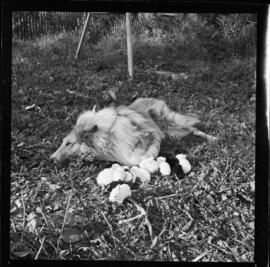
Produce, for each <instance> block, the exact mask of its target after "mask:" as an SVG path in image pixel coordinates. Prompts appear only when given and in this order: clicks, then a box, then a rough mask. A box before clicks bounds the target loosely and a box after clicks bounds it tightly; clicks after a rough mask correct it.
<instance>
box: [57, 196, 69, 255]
mask: <svg viewBox="0 0 270 267" xmlns="http://www.w3.org/2000/svg"><path fill="white" fill-rule="evenodd" d="M71 196H72V191H71V192H70V195H69V197H68V202H67V207H66V212H65V217H64V221H63V225H62V228H61V232H60V235H59V238H58V240H57V252H58V251H59V243H60V238H61V235H62V233H63V230H64V226H65V223H66V219H67V213H68V209H69V204H70V200H71Z"/></svg>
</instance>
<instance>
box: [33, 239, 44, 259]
mask: <svg viewBox="0 0 270 267" xmlns="http://www.w3.org/2000/svg"><path fill="white" fill-rule="evenodd" d="M44 240H45V236H43V238H42V240H41V244H40V247H39V250H38V252H37V255H36V257H35V260H37V259H38V256H39V254H40V252H41V249H42V248H43V244H44Z"/></svg>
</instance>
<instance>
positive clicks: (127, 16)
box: [126, 13, 134, 80]
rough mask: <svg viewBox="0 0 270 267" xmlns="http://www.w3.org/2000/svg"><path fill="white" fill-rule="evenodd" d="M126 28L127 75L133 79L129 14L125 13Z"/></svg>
mask: <svg viewBox="0 0 270 267" xmlns="http://www.w3.org/2000/svg"><path fill="white" fill-rule="evenodd" d="M126 27H127V56H128V73H129V76H130V79H131V80H132V79H133V74H134V71H133V51H132V33H131V14H130V13H126Z"/></svg>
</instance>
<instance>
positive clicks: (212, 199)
mask: <svg viewBox="0 0 270 267" xmlns="http://www.w3.org/2000/svg"><path fill="white" fill-rule="evenodd" d="M164 32H165V31H162V29H161V30H160V29H159V30H158V29H157V30H156V29H155V28H154V30H153V33H152V34H153V35H152V37H151V36H150V37H148V39H147V38H145V35H146V33H143V34H142V35H141V38H140V36H139V35H138V36H137V39H136V41H135V43H134V64H135V77H134V80H133V81H130V80H129V79H128V75H127V66H126V50H125V46H124V45H125V42H123V39H121V38H120V37H121V36H122V35H123V34H124V32H121V31H118V32H114V34H112V35H111V36H109V37H106V38H105V37H104V39H103V40H101V41H100V42H99V43H98V44H97V45H96V46H90V45H89V46H88V44H87V42H86V43H85V46H84V48H83V51H82V54H81V59H80V60H79V61H74V54H75V51H76V46H77V43H78V38H79V36H77V35H69V34H67V33H65V34H59V35H54V36H52V35H51V36H50V35H47V36H45V37H42V38H39V39H37V40H34V41H16V40H14V42H13V47H12V121H11V123H12V131H11V138H12V142H11V153H12V155H11V196H10V203H11V211H10V257H11V258H12V259H55V260H58V259H68V260H75V259H77V260H161V261H225V262H229V261H245V262H247V261H253V258H254V216H255V215H254V194H255V186H254V185H255V181H254V175H255V84H254V82H255V80H254V71H255V65H256V59H255V48H249V49H250V50H246V51H245V53H244V54H241V51H242V50H241V49H239V46H240V45H239V43H238V45H239V46H238V47H237V46H236V45H234V43H233V42H230V46H229V43H226V42H225V41H223V42H222V40H221V39H220V40H219V41H218V42H215V41H216V40H214V41H213V43H212V45H214V47H213V46H211V47H210V48H209V44H210V41H208V42H207V45H205V46H203V45H202V44H205V42H206V41H205V39H206V38H205V37H201V39H197V40H196V41H194V42H191V43H187V40H186V39H185V41H183V42H180V41H179V40H178V39H177V40H175V38H176V37H175V33H171V34H170V35H169V34H167V35H165V33H164ZM162 34H163V35H162ZM170 36H173V37H172V39H170V40H168V38H169V37H170ZM215 38H216V37H215ZM166 40H167V41H166ZM177 45H178V46H177ZM241 45H243V44H241ZM223 48H225V50H223ZM234 48H235V49H234ZM226 49H227V50H226ZM217 55H218V56H217ZM158 71H167V72H173V73H178V74H179V73H180V74H182V75H179V76H177V77H176V78H175V77H174V76H170V75H168V76H164V75H160V74H159V73H158ZM109 89H111V90H114V91H115V92H117V93H116V95H117V102H118V103H119V104H129V103H131V102H132V101H133V100H134V99H135V98H136V97H157V98H160V99H164V100H165V101H166V102H167V103H168V104H169V106H170V107H172V109H174V110H177V111H179V112H183V113H188V112H189V113H196V114H199V115H200V117H201V121H202V123H201V124H200V125H199V126H198V128H199V129H202V130H203V131H205V132H207V133H209V134H212V135H214V136H218V137H219V141H218V142H217V143H209V142H207V141H205V140H204V139H203V138H200V137H196V136H192V135H190V136H187V137H185V138H183V139H181V140H172V139H170V140H166V141H165V142H164V143H163V144H162V150H163V151H166V152H169V153H184V154H186V155H187V158H188V159H189V161H190V163H191V166H192V171H191V172H190V173H189V174H187V175H185V176H181V177H178V176H176V175H175V174H172V175H170V176H167V177H161V175H159V174H158V173H157V174H154V175H152V178H151V182H150V185H149V187H148V188H145V189H136V190H134V191H133V192H132V197H133V199H134V200H136V203H137V205H135V204H134V203H132V202H130V201H125V202H124V203H123V204H117V203H111V202H109V192H110V191H109V189H108V188H104V189H102V188H101V187H99V186H98V185H97V183H96V180H95V178H96V177H97V174H98V172H99V171H101V170H102V169H104V168H105V166H108V164H107V163H103V162H95V163H92V164H89V163H87V162H82V161H79V160H77V161H74V162H72V163H71V164H70V165H69V166H67V167H65V168H63V169H57V168H56V167H55V166H54V165H53V164H52V163H51V162H49V160H48V158H49V156H50V155H51V154H52V153H53V152H54V151H55V149H56V148H57V147H58V146H59V145H60V143H61V141H62V138H63V137H64V136H65V134H66V133H67V132H68V131H69V130H70V129H71V127H72V126H73V125H74V123H75V121H76V118H77V116H78V115H79V114H80V112H82V111H84V110H86V109H91V108H92V107H93V105H97V107H98V108H102V107H103V106H105V105H106V103H107V102H106V101H107V100H108V99H107V96H108V95H107V92H108V90H109ZM109 166H110V164H109ZM144 211H145V215H142V216H140V217H139V218H137V219H134V220H129V219H130V218H132V217H134V216H137V215H139V214H141V213H143V212H144Z"/></svg>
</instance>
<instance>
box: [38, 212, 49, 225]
mask: <svg viewBox="0 0 270 267" xmlns="http://www.w3.org/2000/svg"><path fill="white" fill-rule="evenodd" d="M38 212H40V213H41V215H42V217H43V219H44V221H45V223H46V225H47V226H49V225H48V221H47V219H46V217H45V215H44V213H43V211H42V209H41V208H38Z"/></svg>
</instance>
